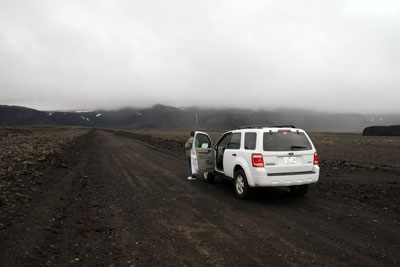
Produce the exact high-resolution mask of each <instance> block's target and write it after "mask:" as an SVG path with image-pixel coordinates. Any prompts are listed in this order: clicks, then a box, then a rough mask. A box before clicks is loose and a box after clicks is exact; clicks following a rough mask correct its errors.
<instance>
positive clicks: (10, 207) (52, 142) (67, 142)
mask: <svg viewBox="0 0 400 267" xmlns="http://www.w3.org/2000/svg"><path fill="white" fill-rule="evenodd" d="M88 132H89V130H88V129H80V128H72V127H71V128H63V127H56V128H54V127H52V128H36V127H35V128H0V212H1V213H0V229H3V228H5V227H7V224H8V223H9V221H11V220H12V219H13V216H12V215H13V214H15V213H16V212H17V211H18V206H19V205H20V204H21V203H29V201H31V200H32V199H31V194H32V193H33V192H36V191H37V189H38V186H39V187H40V185H41V181H40V180H41V179H40V177H41V176H42V172H41V169H43V168H45V167H46V166H47V165H49V164H50V165H54V166H56V167H59V168H67V165H66V164H65V163H64V162H62V161H60V160H59V155H61V154H62V153H63V151H65V150H66V149H68V148H70V147H71V146H73V145H74V141H75V140H76V139H77V138H78V137H80V136H82V135H84V134H87V133H88ZM7 214H9V216H7Z"/></svg>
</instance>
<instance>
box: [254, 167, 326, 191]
mask: <svg viewBox="0 0 400 267" xmlns="http://www.w3.org/2000/svg"><path fill="white" fill-rule="evenodd" d="M252 178H253V179H252V180H253V183H249V185H250V186H251V187H264V186H292V185H302V184H313V183H316V182H318V179H319V166H314V168H313V171H310V172H300V173H280V174H276V173H274V174H269V175H268V174H267V172H266V171H264V170H260V171H258V172H256V173H253V175H252Z"/></svg>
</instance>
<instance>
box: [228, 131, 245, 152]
mask: <svg viewBox="0 0 400 267" xmlns="http://www.w3.org/2000/svg"><path fill="white" fill-rule="evenodd" d="M241 135H242V134H241V133H234V134H232V137H231V140H230V141H229V144H228V147H227V149H239V148H240V139H241V138H240V137H241Z"/></svg>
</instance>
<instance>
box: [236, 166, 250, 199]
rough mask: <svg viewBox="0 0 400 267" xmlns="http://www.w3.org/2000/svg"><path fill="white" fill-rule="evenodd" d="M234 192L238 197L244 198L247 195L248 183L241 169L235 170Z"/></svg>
mask: <svg viewBox="0 0 400 267" xmlns="http://www.w3.org/2000/svg"><path fill="white" fill-rule="evenodd" d="M234 183H235V194H236V196H237V197H238V198H241V199H245V198H246V197H248V195H249V191H250V188H249V184H248V183H247V178H246V174H245V173H244V171H243V170H238V171H236V172H235V180H234Z"/></svg>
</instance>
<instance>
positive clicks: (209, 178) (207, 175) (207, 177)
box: [203, 172, 215, 183]
mask: <svg viewBox="0 0 400 267" xmlns="http://www.w3.org/2000/svg"><path fill="white" fill-rule="evenodd" d="M214 178H215V175H214V173H212V172H204V173H203V182H205V183H212V182H214Z"/></svg>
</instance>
